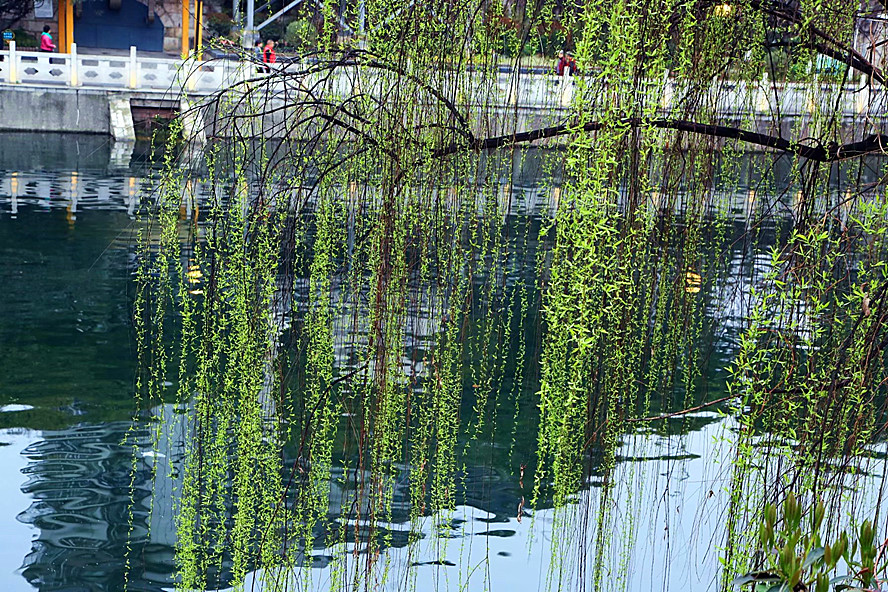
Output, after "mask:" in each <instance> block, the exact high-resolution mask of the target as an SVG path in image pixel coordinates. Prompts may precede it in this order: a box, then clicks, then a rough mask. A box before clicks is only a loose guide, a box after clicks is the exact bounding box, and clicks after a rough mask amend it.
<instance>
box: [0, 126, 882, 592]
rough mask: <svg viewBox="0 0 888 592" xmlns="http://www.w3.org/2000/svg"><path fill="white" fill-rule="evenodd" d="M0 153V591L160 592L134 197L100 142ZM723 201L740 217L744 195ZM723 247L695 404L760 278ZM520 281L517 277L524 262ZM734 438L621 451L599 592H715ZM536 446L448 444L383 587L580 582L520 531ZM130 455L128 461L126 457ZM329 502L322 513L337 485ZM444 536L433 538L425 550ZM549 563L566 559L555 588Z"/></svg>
mask: <svg viewBox="0 0 888 592" xmlns="http://www.w3.org/2000/svg"><path fill="white" fill-rule="evenodd" d="M59 140H61V138H59ZM11 143H14V144H15V145H17V146H19V147H20V149H19V150H15V151H13V150H9V149H6V150H4V151H0V285H2V286H3V291H2V298H0V352H2V355H0V474H2V475H3V479H2V480H0V584H2V587H3V589H4V590H6V591H10V592H11V591H18V590H31V589H37V590H43V591H80V590H84V591H85V590H108V591H117V590H122V589H123V588H124V586H125V585H126V586H128V587H129V589H130V590H160V589H164V588H170V587H171V586H172V579H171V578H172V573H173V571H174V563H173V545H174V542H175V528H174V525H173V511H174V510H173V507H174V498H175V493H174V492H173V491H172V490H171V486H170V485H169V483H170V482H169V479H168V478H169V475H170V473H171V472H173V471H175V470H176V462H178V460H179V455H180V454H181V452H180V450H179V448H178V446H177V443H178V442H179V441H180V440H179V434H180V432H181V430H182V429H183V426H182V424H181V420H180V418H179V415H178V414H177V413H176V411H177V410H176V409H175V408H174V407H173V406H172V405H167V406H165V407H164V409H159V410H157V413H156V415H157V416H158V417H162V418H164V419H163V420H162V421H163V425H160V426H150V425H146V424H144V423H139V424H138V425H135V424H133V422H132V421H131V417H132V416H133V414H134V412H135V408H136V404H135V401H134V394H133V392H134V373H135V363H136V362H135V360H136V353H135V345H134V338H133V326H132V323H131V306H132V299H133V295H132V291H133V284H132V271H133V261H134V258H135V252H136V247H135V245H134V242H135V238H134V237H135V233H136V230H137V228H136V224H137V221H136V218H135V217H134V212H135V211H136V210H137V209H138V206H139V203H140V200H142V199H145V196H144V194H143V189H144V187H146V186H147V182H146V180H145V179H144V175H145V173H144V169H142V168H140V166H138V165H136V164H130V165H126V166H120V164H119V163H118V164H117V166H112V165H111V164H110V162H111V160H112V155H111V150H110V147H109V146H108V145H107V143H106V141H105V140H104V139H97V138H81V139H73V140H72V139H68V138H65V139H64V143H65V146H64V148H65V149H64V150H61V151H60V150H59V146H58V144H59V142H53V141H49V142H47V141H46V140H45V137H31V136H16V137H14V138H10V141H7V142H3V143H2V145H3V146H7V147H8V146H10V144H11ZM525 189H526V190H527V194H528V195H530V194H532V193H533V191H532V190H533V188H532V187H527V188H525ZM739 193H740V194H742V199H740V201H739V202H738V203H742V201H743V199H746V194H745V193H743V191H739ZM742 218H743V217H742V215H738V222H737V229H738V232H739V231H741V230H742V229H743V221H742ZM511 222H512V221H510V220H506V223H507V224H508V223H511ZM733 239H734V237H731V236H726V237H725V238H724V241H723V243H724V245H723V246H726V247H725V248H727V249H728V250H729V254H728V255H727V256H726V257H724V260H725V261H727V262H728V266H729V267H731V268H732V270H733V271H732V272H731V273H726V274H724V276H723V277H724V278H726V279H724V280H722V281H720V282H719V283H716V284H715V285H712V286H707V288H706V289H707V290H709V291H710V293H708V294H705V297H707V298H710V299H712V300H713V301H714V302H716V305H714V306H713V307H712V308H711V310H712V311H713V312H711V313H710V314H712V315H715V316H717V317H718V319H717V321H718V322H713V323H710V324H709V325H708V326H707V329H706V338H707V339H708V340H709V345H708V346H707V348H706V351H707V352H708V356H709V359H710V361H709V363H707V364H706V368H707V372H708V376H707V377H706V380H705V381H704V383H705V384H706V385H708V386H707V388H708V389H709V392H707V393H706V394H705V398H706V399H708V400H714V399H717V398H719V397H721V396H723V395H724V388H725V386H724V384H725V380H726V376H727V375H726V372H725V370H724V367H725V366H726V365H727V363H728V362H729V361H730V359H731V358H732V357H733V356H734V355H735V353H736V350H737V342H738V332H739V330H740V328H741V327H742V326H743V315H744V314H745V310H746V307H745V304H744V300H743V294H744V293H746V292H748V288H749V285H750V284H751V282H752V281H753V279H754V278H755V277H757V275H758V274H760V273H761V269H762V268H763V267H764V266H766V265H767V257H766V256H752V257H750V254H749V253H747V252H745V251H744V245H743V244H742V243H736V242H734V241H733ZM731 250H733V251H731ZM526 265H527V266H528V268H529V270H528V273H532V270H533V260H532V258H530V259H529V261H528V262H526ZM416 330H417V332H418V333H417V337H422V335H421V328H417V329H416ZM531 350H532V348H531ZM537 386H538V384H535V383H534V382H533V381H532V380H531V381H528V384H526V385H525V391H526V392H524V393H523V394H522V395H521V397H519V401H520V402H523V403H524V404H526V405H531V404H532V403H531V402H530V400H531V396H532V394H533V393H534V392H535V390H536V388H537ZM698 398H699V397H698ZM503 412H504V413H506V412H508V413H514V410H512V409H508V410H503ZM152 427H155V428H157V429H158V430H159V431H160V432H161V433H162V434H163V436H161V437H160V438H157V439H156V441H157V442H159V444H158V446H157V448H156V449H155V448H150V447H148V444H145V443H148V442H150V441H152V439H151V438H147V437H143V436H144V434H146V433H147V432H148V431H149V430H150V429H151V428H152ZM735 428H736V425H735V423H734V419H733V418H731V417H730V416H729V415H725V414H722V413H719V412H717V411H716V410H713V409H703V410H700V411H698V412H695V413H690V414H687V415H684V416H682V417H681V418H680V419H676V420H674V421H667V422H662V423H661V424H658V425H657V427H656V428H647V427H645V428H642V427H639V429H638V430H636V431H634V432H631V433H626V434H624V435H623V438H622V441H621V443H620V446H619V448H618V453H617V463H618V467H617V469H616V473H617V474H618V475H619V478H618V479H617V481H618V483H619V484H618V485H617V488H616V492H615V493H614V494H613V497H614V499H615V500H616V503H615V507H614V508H612V512H611V513H610V517H609V520H610V521H611V522H610V527H611V531H612V540H613V541H617V544H614V545H613V547H612V550H611V551H610V552H609V554H610V555H611V557H609V558H608V560H609V561H612V562H613V563H614V564H615V565H621V566H623V570H622V573H623V576H619V578H623V577H625V581H619V582H615V586H616V585H617V584H619V586H624V587H625V589H628V590H638V591H641V590H655V589H662V590H679V589H688V590H705V589H714V588H715V587H716V586H717V582H718V578H719V577H720V563H719V556H720V549H719V545H720V544H721V542H722V541H723V539H724V527H725V522H726V520H725V512H726V508H727V506H728V503H727V497H728V481H729V479H730V471H731V467H730V458H731V455H732V454H733V452H732V450H733V447H732V444H733V442H734V437H735ZM133 430H135V434H136V438H135V439H133V438H132V434H133ZM536 438H537V434H536V430H535V429H533V428H532V426H531V425H529V424H522V423H521V422H520V421H518V422H515V424H514V427H512V426H510V428H509V429H503V430H493V431H492V433H491V434H490V437H489V438H481V439H477V440H474V441H463V442H461V445H460V446H459V447H458V450H459V458H458V459H457V464H458V466H461V467H464V471H463V472H462V477H461V478H460V482H461V492H460V493H459V494H458V495H457V500H458V501H459V504H458V506H457V508H456V509H455V511H453V512H452V513H451V514H450V515H448V516H447V517H446V522H445V523H444V524H442V520H441V519H442V517H439V516H429V517H427V518H426V519H425V520H424V521H423V524H422V533H423V534H424V535H425V537H424V539H423V541H425V542H421V543H420V544H419V545H418V547H416V548H413V549H411V550H410V551H409V552H408V551H406V550H405V543H406V540H407V535H408V532H409V531H410V525H409V524H408V523H407V519H406V515H405V516H404V519H403V522H397V521H394V522H393V523H392V524H389V525H387V527H388V528H389V529H390V531H391V533H392V548H390V549H389V550H388V551H387V553H388V554H389V557H388V558H387V561H389V562H390V570H389V571H390V576H389V577H390V580H389V582H390V587H397V584H398V583H399V582H404V581H407V580H410V579H413V580H414V581H415V583H416V586H417V587H418V589H431V586H433V585H434V586H435V587H436V589H443V590H458V589H468V590H481V589H487V588H490V587H494V588H498V589H508V590H540V589H544V588H546V587H547V586H548V585H550V584H552V578H553V577H554V578H557V577H559V576H558V574H561V577H564V578H566V579H569V578H571V577H575V575H576V574H575V573H574V572H575V571H576V570H582V569H584V566H590V565H591V562H592V561H593V560H594V558H593V557H589V558H584V557H577V556H575V555H577V554H581V553H582V550H581V549H582V548H583V546H582V545H580V546H578V547H575V548H573V549H572V550H565V549H561V548H559V547H558V545H557V543H558V540H557V535H556V539H555V540H554V542H553V532H556V531H554V530H553V521H555V520H557V519H558V518H557V516H556V514H555V512H554V511H552V510H551V509H547V508H545V507H543V508H539V509H537V510H536V511H534V512H531V511H529V510H527V511H524V512H522V513H521V514H520V517H519V506H520V505H521V502H522V499H525V498H528V497H529V496H530V495H531V492H532V487H533V485H532V483H529V482H527V481H528V480H527V479H524V478H522V476H521V469H520V467H522V466H524V465H532V464H533V463H534V462H535V461H534V454H535V452H534V450H535V445H536ZM127 439H129V442H133V441H135V442H138V443H142V444H139V445H138V446H139V449H138V452H137V454H136V456H135V458H134V454H133V446H132V444H131V443H125V440H127ZM143 444H144V445H143ZM873 450H874V452H884V451H882V450H881V449H878V448H874V449H873ZM164 459H168V460H169V462H167V461H166V460H164ZM158 461H160V462H159V464H156V465H155V463H158ZM155 466H156V467H157V471H158V478H157V480H156V481H155V482H154V483H152V475H151V471H152V468H153V467H155ZM869 478H871V479H873V480H875V481H880V480H881V478H882V475H881V473H876V472H873V473H872V474H871V476H870V477H869ZM131 485H132V490H133V491H135V492H136V493H135V494H131ZM587 485H588V486H587V487H586V488H585V489H583V490H582V491H580V492H578V494H577V496H576V498H575V500H574V501H575V503H576V506H577V507H578V508H580V509H581V511H579V512H577V513H576V514H575V518H574V519H575V520H576V521H577V523H576V524H575V525H568V527H569V528H574V530H575V532H576V533H577V536H579V537H584V536H592V530H591V529H589V530H587V529H585V528H583V524H582V522H583V518H582V517H583V516H585V517H587V518H588V517H592V518H590V519H594V516H595V515H596V514H597V512H598V508H597V504H598V503H599V501H600V500H599V499H598V495H597V490H598V487H599V483H598V482H597V481H596V477H595V474H594V472H593V475H592V477H591V478H590V479H589V481H588V483H587ZM331 495H332V499H331V504H332V506H333V507H337V504H336V502H337V489H336V485H335V484H334V485H333V488H332V493H331ZM394 495H395V501H394V507H395V508H396V509H397V508H398V507H399V504H406V498H407V493H406V491H403V490H399V489H398V488H397V487H396V490H395V494H394ZM149 510H150V511H149ZM395 514H396V516H397V514H398V512H397V511H396V512H395ZM564 526H565V525H564V524H562V525H561V528H564ZM441 528H446V529H449V534H448V536H446V537H435V536H432V534H433V533H436V532H437V533H440V530H441ZM562 532H563V531H562ZM624 540H625V541H626V543H625V545H621V544H620V543H619V542H620V541H624ZM399 541H402V542H400V543H399ZM630 541H631V543H630ZM589 544H590V545H591V544H592V542H591V541H590V542H589ZM553 545H554V546H553ZM334 551H335V550H334V549H323V548H320V549H315V551H314V553H313V554H314V555H315V556H316V558H317V559H318V560H317V562H316V565H317V567H316V568H315V569H313V570H312V579H313V580H314V581H315V583H316V589H324V587H325V583H327V582H329V580H330V579H331V578H333V577H335V576H334V574H332V573H331V572H330V569H329V567H328V566H326V565H325V562H324V558H325V557H329V556H330V555H331V554H332V553H333V552H334ZM553 553H554V554H555V556H556V557H557V556H561V557H562V559H563V560H564V566H563V567H562V568H561V569H559V570H555V571H554V572H553V570H551V569H550V563H551V561H552V557H553ZM553 573H554V574H556V575H553ZM615 577H617V576H615Z"/></svg>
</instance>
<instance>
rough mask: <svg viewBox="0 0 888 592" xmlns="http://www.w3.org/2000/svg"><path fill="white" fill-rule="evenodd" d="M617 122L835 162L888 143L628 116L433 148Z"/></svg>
mask: <svg viewBox="0 0 888 592" xmlns="http://www.w3.org/2000/svg"><path fill="white" fill-rule="evenodd" d="M618 126H622V127H627V128H643V127H652V128H658V129H672V130H676V131H683V132H688V133H693V134H699V135H701V136H711V137H716V138H727V139H733V140H740V141H741V142H747V143H749V144H755V145H757V146H765V147H768V148H774V149H776V150H779V151H781V152H787V153H790V154H796V155H798V156H802V157H804V158H807V159H810V160H815V161H818V162H833V161H836V160H842V159H846V158H854V157H857V156H864V155H866V154H872V153H874V152H883V151H884V149H885V147H886V146H888V137H885V136H883V135H881V134H873V135H871V136H868V137H867V138H866V139H864V140H862V141H860V142H851V143H847V144H838V143H836V142H829V143H827V144H826V145H823V144H820V143H818V145H816V146H807V145H804V144H801V143H799V142H790V141H789V140H786V139H784V138H780V137H777V136H769V135H767V134H760V133H757V132H751V131H748V130H744V129H740V128H737V127H730V126H724V125H712V124H706V123H696V122H693V121H685V120H681V119H665V118H650V119H649V118H642V117H626V118H623V119H620V120H617V122H615V123H614V124H605V123H602V122H600V121H590V122H588V123H586V124H583V125H571V124H561V125H554V126H550V127H545V128H540V129H535V130H530V131H526V132H521V133H516V134H508V135H505V136H496V137H493V138H486V139H484V140H478V141H476V142H474V143H472V144H457V143H452V144H449V145H448V146H445V147H443V148H439V149H438V150H435V151H434V152H432V156H433V157H434V158H441V157H443V156H448V155H450V154H455V153H458V152H463V151H466V150H492V149H495V148H500V147H502V146H513V145H516V144H522V143H528V142H535V141H538V140H544V139H548V138H555V137H559V136H564V135H568V134H573V133H577V132H594V131H598V130H603V129H607V128H609V127H618Z"/></svg>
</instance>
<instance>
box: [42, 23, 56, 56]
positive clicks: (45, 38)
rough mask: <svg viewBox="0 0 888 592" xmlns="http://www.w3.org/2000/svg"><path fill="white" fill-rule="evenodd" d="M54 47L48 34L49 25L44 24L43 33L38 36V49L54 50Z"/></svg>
mask: <svg viewBox="0 0 888 592" xmlns="http://www.w3.org/2000/svg"><path fill="white" fill-rule="evenodd" d="M55 48H56V46H55V43H53V42H52V35H50V34H49V25H44V27H43V34H42V35H41V36H40V51H55Z"/></svg>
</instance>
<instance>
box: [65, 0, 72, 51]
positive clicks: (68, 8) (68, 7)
mask: <svg viewBox="0 0 888 592" xmlns="http://www.w3.org/2000/svg"><path fill="white" fill-rule="evenodd" d="M65 31H66V32H67V35H66V39H65V53H71V44H72V43H74V0H67V2H65Z"/></svg>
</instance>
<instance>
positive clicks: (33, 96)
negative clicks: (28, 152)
mask: <svg viewBox="0 0 888 592" xmlns="http://www.w3.org/2000/svg"><path fill="white" fill-rule="evenodd" d="M0 94H2V100H0V131H15V132H67V133H80V134H106V135H110V134H111V116H110V111H109V108H108V93H107V92H106V91H101V90H82V89H61V88H53V89H39V88H16V87H14V86H11V85H6V86H4V87H3V88H2V89H0Z"/></svg>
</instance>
